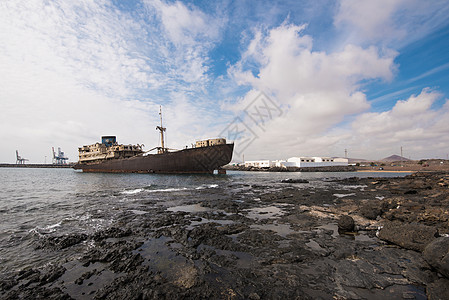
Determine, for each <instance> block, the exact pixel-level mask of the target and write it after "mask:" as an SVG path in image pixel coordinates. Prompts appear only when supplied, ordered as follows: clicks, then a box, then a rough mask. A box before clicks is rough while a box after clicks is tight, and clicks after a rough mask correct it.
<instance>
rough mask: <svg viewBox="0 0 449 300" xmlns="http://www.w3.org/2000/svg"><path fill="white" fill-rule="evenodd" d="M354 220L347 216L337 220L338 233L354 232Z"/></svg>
mask: <svg viewBox="0 0 449 300" xmlns="http://www.w3.org/2000/svg"><path fill="white" fill-rule="evenodd" d="M354 225H355V223H354V219H353V218H352V217H350V216H348V215H343V216H341V217H340V219H339V220H338V231H341V232H352V231H354Z"/></svg>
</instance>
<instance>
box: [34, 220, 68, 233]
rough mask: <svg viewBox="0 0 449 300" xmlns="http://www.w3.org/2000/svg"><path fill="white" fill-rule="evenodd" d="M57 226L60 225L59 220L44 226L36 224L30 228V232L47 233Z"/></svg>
mask: <svg viewBox="0 0 449 300" xmlns="http://www.w3.org/2000/svg"><path fill="white" fill-rule="evenodd" d="M57 227H61V222H59V223H56V224H52V225H47V226H45V227H40V226H36V227H34V228H33V229H30V231H29V232H30V233H37V234H38V235H43V234H49V233H53V232H55V231H56V228H57Z"/></svg>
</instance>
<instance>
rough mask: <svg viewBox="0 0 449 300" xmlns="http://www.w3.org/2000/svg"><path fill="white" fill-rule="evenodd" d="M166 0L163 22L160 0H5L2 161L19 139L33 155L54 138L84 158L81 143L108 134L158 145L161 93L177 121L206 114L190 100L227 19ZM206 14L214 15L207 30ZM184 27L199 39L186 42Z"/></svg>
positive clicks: (33, 158)
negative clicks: (127, 1) (136, 10)
mask: <svg viewBox="0 0 449 300" xmlns="http://www.w3.org/2000/svg"><path fill="white" fill-rule="evenodd" d="M157 3H158V5H159V6H160V7H159V8H160V10H161V13H162V17H161V18H162V19H163V20H164V21H163V22H162V25H163V26H162V28H161V26H160V24H161V23H159V22H155V21H154V20H153V19H152V18H153V17H154V15H155V14H156V13H157V12H158V11H157V10H156V8H155V7H153V6H151V7H150V8H151V10H150V9H149V10H147V11H146V13H141V14H135V15H132V14H131V13H129V12H127V11H121V10H118V9H117V8H116V7H115V6H114V5H113V4H111V3H108V2H101V1H99V2H92V1H83V0H82V1H75V2H70V1H58V0H56V1H51V2H48V1H39V0H33V1H2V2H1V3H0V68H1V69H2V72H1V75H0V82H1V83H0V99H1V101H0V114H1V118H0V125H1V126H0V139H1V140H2V145H5V146H4V147H2V149H1V153H0V154H1V160H2V161H9V162H12V161H14V160H15V157H14V156H15V149H18V150H20V151H21V153H22V154H23V156H25V157H27V158H29V159H30V162H43V161H44V156H48V157H50V155H51V153H50V149H51V147H52V146H61V147H62V149H63V150H65V152H66V153H67V154H68V156H69V157H70V160H73V161H75V160H77V147H78V146H80V145H83V144H89V143H94V142H96V141H98V140H99V138H100V136H101V135H104V134H108V135H109V134H113V135H114V134H115V135H117V137H118V139H119V142H123V143H144V144H146V145H147V146H149V147H152V146H154V145H157V143H158V136H157V132H156V131H155V130H154V131H153V130H151V129H152V128H154V126H155V125H156V124H157V122H158V114H157V112H158V110H159V104H161V103H162V104H165V105H164V106H165V112H167V113H168V112H169V111H173V112H174V111H176V112H177V117H176V118H171V119H170V117H169V116H168V118H167V121H171V124H170V125H171V126H173V128H179V127H180V125H179V122H183V121H185V120H189V118H188V117H190V120H199V119H200V118H199V114H200V113H201V112H198V111H200V110H197V109H186V108H188V107H193V108H195V107H196V106H202V103H201V102H202V99H198V100H197V99H195V97H194V95H197V94H198V93H201V92H202V91H203V89H204V85H205V84H207V78H206V77H207V76H206V75H205V73H206V71H207V66H206V63H207V61H206V59H205V57H206V56H207V55H206V54H207V51H208V49H209V47H210V45H211V42H210V40H215V39H217V38H218V31H217V30H218V29H217V28H218V27H214V26H213V24H214V20H211V18H210V17H208V16H207V15H205V14H204V13H202V12H201V11H199V10H198V9H196V8H187V7H186V6H185V5H183V4H180V3H175V4H173V5H168V4H165V3H162V2H157ZM173 10H176V12H174V13H173ZM178 13H179V14H180V19H179V20H178V23H177V24H175V25H173V24H172V25H170V24H171V22H172V21H173V20H172V19H173V14H178ZM202 24H208V25H210V26H209V27H208V28H209V29H210V30H209V31H208V32H207V33H203V32H201V31H200V27H201V26H202ZM165 25H167V26H168V27H167V28H165V27H164V26H165ZM170 26H172V27H170ZM164 30H168V31H167V32H169V38H167V35H166V34H164V33H163V31H164ZM177 31H179V36H178V35H177V33H176V32H177ZM182 36H186V37H187V40H188V38H189V37H191V40H190V41H189V42H188V43H185V45H184V44H183V45H179V44H180V43H181V42H182V41H184V40H183V39H182ZM180 54H182V55H180ZM192 82H194V84H192ZM186 91H188V92H189V94H188V97H181V96H180V94H181V93H182V92H186ZM192 99H195V100H192ZM181 104H182V105H181ZM181 107H182V108H185V109H183V110H181V109H180V108H181ZM192 122H193V121H190V122H188V123H186V124H184V126H187V127H188V126H189V125H192ZM172 132H173V131H172ZM181 138H186V139H187V138H188V140H192V139H193V138H192V136H188V135H184V136H183V135H180V139H181ZM172 141H178V139H175V137H173V140H172ZM170 146H177V145H176V144H175V143H173V144H172V145H170ZM47 161H48V160H47Z"/></svg>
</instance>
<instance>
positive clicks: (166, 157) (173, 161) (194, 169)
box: [73, 144, 234, 174]
mask: <svg viewBox="0 0 449 300" xmlns="http://www.w3.org/2000/svg"><path fill="white" fill-rule="evenodd" d="M233 150H234V144H224V145H215V146H209V147H200V148H190V149H184V150H180V151H176V152H167V153H162V154H149V155H146V156H135V157H131V158H125V159H112V160H104V161H101V162H97V163H78V164H76V165H75V166H74V167H73V168H74V169H81V170H83V172H106V173H173V174H182V173H213V171H214V170H218V169H220V168H221V167H222V166H224V165H226V164H228V163H229V162H230V161H231V159H232V152H233Z"/></svg>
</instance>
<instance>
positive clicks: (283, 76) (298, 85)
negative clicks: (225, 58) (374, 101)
mask: <svg viewBox="0 0 449 300" xmlns="http://www.w3.org/2000/svg"><path fill="white" fill-rule="evenodd" d="M303 29H304V26H295V25H289V24H283V25H281V26H279V27H277V28H274V29H271V30H270V31H268V32H267V33H266V34H265V35H263V34H262V33H261V32H258V33H256V34H255V38H254V40H253V41H252V42H251V43H250V46H249V48H248V50H247V51H246V52H244V55H243V56H242V60H241V61H239V62H238V63H237V64H236V65H234V66H233V67H232V68H231V69H230V73H231V75H232V76H234V78H236V80H238V81H239V82H240V83H241V84H249V85H251V86H252V87H254V88H255V89H257V90H261V91H265V92H267V93H268V94H269V95H272V96H273V97H274V98H275V99H276V101H278V102H279V105H280V106H281V107H282V109H283V110H284V114H283V116H282V117H281V118H276V119H273V120H272V122H270V124H269V125H268V126H267V128H266V131H265V132H263V133H262V134H260V138H258V139H257V141H255V142H254V144H253V145H252V146H251V148H248V152H252V153H254V154H256V153H261V149H264V150H263V152H265V153H266V155H270V154H269V152H270V151H271V153H272V154H271V155H270V156H271V157H273V155H279V154H281V155H294V154H295V155H300V153H299V152H301V153H302V154H303V155H305V154H313V153H305V152H306V151H314V153H316V151H317V150H318V149H322V148H327V149H329V148H331V147H332V145H333V144H335V143H336V142H337V141H338V139H337V138H333V137H332V136H331V135H329V134H327V133H328V131H329V130H330V129H331V128H332V127H333V126H336V125H337V124H339V123H340V122H342V121H343V120H344V119H345V117H347V116H350V115H353V114H357V113H360V112H363V111H365V110H367V109H368V108H369V107H370V106H369V103H368V102H367V100H366V96H365V94H363V93H362V92H361V91H360V82H361V81H362V80H364V81H367V80H377V79H381V80H386V81H388V80H391V78H392V77H393V74H394V71H395V64H394V62H393V60H394V57H395V55H396V53H395V52H393V51H390V52H383V53H382V54H380V51H378V49H377V48H375V47H373V46H372V47H368V48H362V47H359V46H356V45H347V46H346V47H345V48H344V49H343V50H342V51H339V52H335V53H326V52H318V51H313V50H312V48H313V40H312V38H311V37H310V36H307V35H304V34H303V33H302V30H303ZM254 63H256V64H257V68H256V69H254ZM254 95H255V93H254V91H253V92H250V93H248V95H247V96H246V97H244V98H243V99H241V101H239V102H238V103H237V104H236V106H235V107H234V109H235V108H240V109H242V108H244V107H246V105H248V103H250V102H251V101H252V100H253V99H254ZM324 137H325V138H324ZM287 144H288V147H287ZM262 145H265V146H262ZM284 146H286V147H284ZM319 151H320V152H321V153H322V152H324V151H322V150H319ZM280 152H281V153H280ZM324 154H325V153H324ZM259 155H260V154H259Z"/></svg>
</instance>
